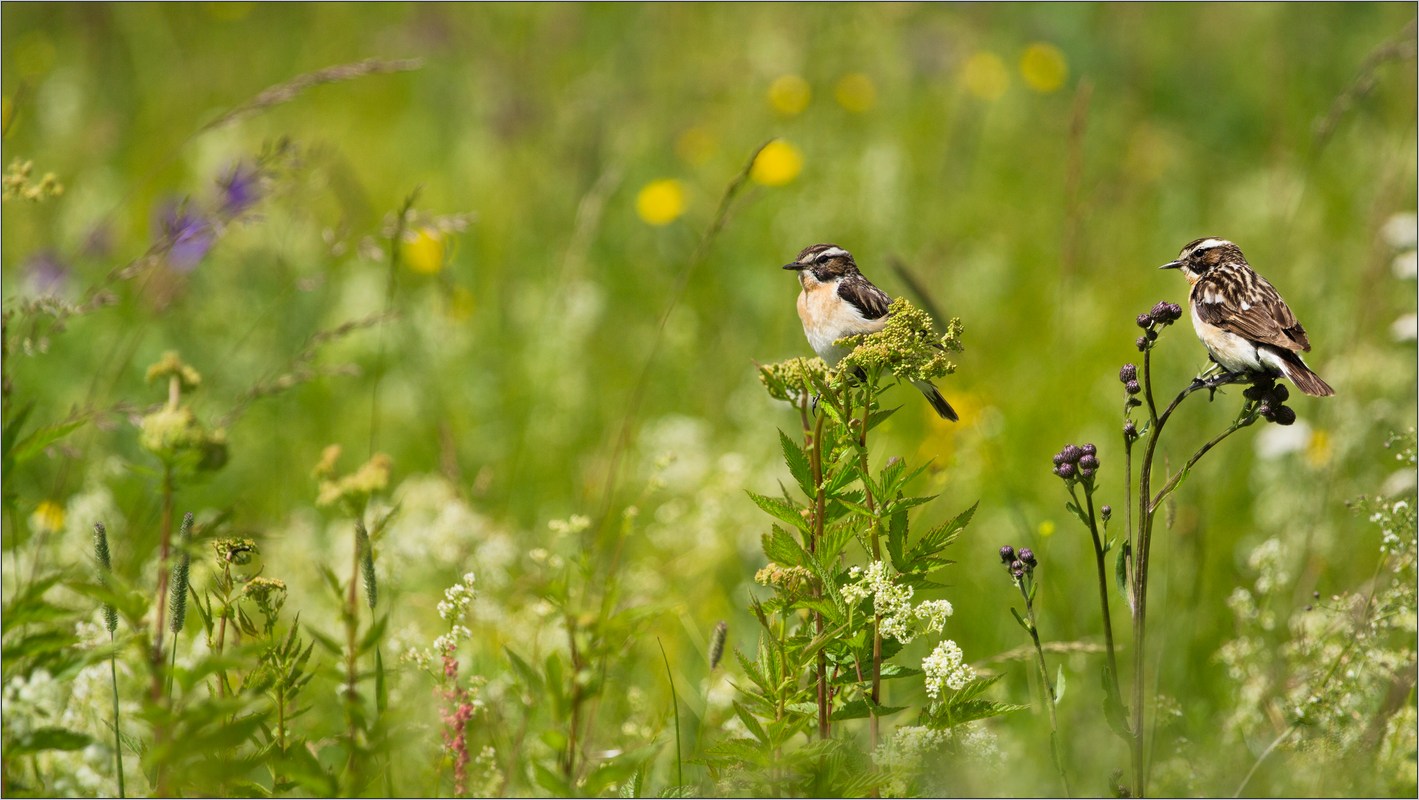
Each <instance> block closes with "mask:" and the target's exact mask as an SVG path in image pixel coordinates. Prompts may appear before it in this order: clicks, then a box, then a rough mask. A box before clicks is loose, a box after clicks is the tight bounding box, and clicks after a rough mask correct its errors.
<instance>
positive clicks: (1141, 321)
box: [1133, 314, 1153, 328]
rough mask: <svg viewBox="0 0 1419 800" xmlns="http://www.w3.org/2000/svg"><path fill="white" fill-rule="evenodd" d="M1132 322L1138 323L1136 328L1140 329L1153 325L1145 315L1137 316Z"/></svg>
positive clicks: (1151, 319) (1150, 319)
mask: <svg viewBox="0 0 1419 800" xmlns="http://www.w3.org/2000/svg"><path fill="white" fill-rule="evenodd" d="M1133 321H1134V322H1136V323H1138V327H1140V328H1146V327H1148V326H1149V325H1152V324H1153V318H1152V317H1150V316H1148V315H1147V314H1139V315H1138V317H1137V319H1135V320H1133Z"/></svg>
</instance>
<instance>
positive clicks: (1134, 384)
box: [1123, 381, 1143, 395]
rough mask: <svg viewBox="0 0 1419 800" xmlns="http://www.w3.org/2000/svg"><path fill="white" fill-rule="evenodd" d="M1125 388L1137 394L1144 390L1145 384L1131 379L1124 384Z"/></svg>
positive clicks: (1126, 390) (1131, 393)
mask: <svg viewBox="0 0 1419 800" xmlns="http://www.w3.org/2000/svg"><path fill="white" fill-rule="evenodd" d="M1123 390H1124V391H1125V392H1128V393H1129V394H1130V395H1135V394H1138V393H1139V392H1141V391H1143V386H1142V385H1141V384H1139V383H1138V381H1129V382H1128V383H1125V384H1124V385H1123Z"/></svg>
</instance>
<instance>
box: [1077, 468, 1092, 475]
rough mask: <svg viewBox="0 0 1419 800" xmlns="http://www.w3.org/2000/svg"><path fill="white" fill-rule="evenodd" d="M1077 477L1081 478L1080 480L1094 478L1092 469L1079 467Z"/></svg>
mask: <svg viewBox="0 0 1419 800" xmlns="http://www.w3.org/2000/svg"><path fill="white" fill-rule="evenodd" d="M1079 477H1081V478H1092V477H1094V469H1093V468H1091V467H1080V468H1079Z"/></svg>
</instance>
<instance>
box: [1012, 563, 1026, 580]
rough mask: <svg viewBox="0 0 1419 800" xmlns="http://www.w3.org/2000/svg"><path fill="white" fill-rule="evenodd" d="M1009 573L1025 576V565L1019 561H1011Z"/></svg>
mask: <svg viewBox="0 0 1419 800" xmlns="http://www.w3.org/2000/svg"><path fill="white" fill-rule="evenodd" d="M1010 574H1011V575H1014V576H1015V577H1017V578H1023V577H1024V576H1025V565H1024V564H1022V563H1020V562H1019V561H1011V562H1010Z"/></svg>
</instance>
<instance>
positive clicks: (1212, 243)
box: [1192, 239, 1231, 253]
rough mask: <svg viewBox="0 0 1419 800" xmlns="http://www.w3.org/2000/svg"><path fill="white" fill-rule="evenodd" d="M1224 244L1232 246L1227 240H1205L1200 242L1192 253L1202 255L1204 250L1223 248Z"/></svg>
mask: <svg viewBox="0 0 1419 800" xmlns="http://www.w3.org/2000/svg"><path fill="white" fill-rule="evenodd" d="M1224 244H1231V242H1229V241H1227V240H1226V239H1205V240H1203V241H1201V242H1198V243H1197V246H1196V247H1194V248H1192V252H1194V253H1201V252H1202V251H1203V250H1211V249H1212V248H1214V247H1221V246H1222V245H1224Z"/></svg>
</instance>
